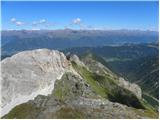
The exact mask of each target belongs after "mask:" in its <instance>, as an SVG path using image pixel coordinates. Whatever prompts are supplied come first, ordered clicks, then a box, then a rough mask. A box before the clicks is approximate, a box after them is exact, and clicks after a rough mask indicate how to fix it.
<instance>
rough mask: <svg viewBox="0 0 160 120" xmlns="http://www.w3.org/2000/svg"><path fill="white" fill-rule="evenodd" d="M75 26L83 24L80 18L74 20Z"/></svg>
mask: <svg viewBox="0 0 160 120" xmlns="http://www.w3.org/2000/svg"><path fill="white" fill-rule="evenodd" d="M72 23H73V24H81V19H80V18H76V19H74V20H72Z"/></svg>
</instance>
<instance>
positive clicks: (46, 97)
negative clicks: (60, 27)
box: [1, 49, 157, 118]
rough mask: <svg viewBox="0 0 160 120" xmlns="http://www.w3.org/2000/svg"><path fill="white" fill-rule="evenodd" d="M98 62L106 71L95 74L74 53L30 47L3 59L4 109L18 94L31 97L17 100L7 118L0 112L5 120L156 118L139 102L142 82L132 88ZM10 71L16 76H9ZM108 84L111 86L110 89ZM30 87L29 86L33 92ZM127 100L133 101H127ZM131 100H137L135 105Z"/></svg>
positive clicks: (100, 67) (93, 70) (91, 68)
mask: <svg viewBox="0 0 160 120" xmlns="http://www.w3.org/2000/svg"><path fill="white" fill-rule="evenodd" d="M92 62H93V61H92ZM92 62H91V63H92ZM94 62H95V64H94V65H95V66H96V65H97V64H98V66H99V67H96V68H97V70H98V69H103V71H105V72H104V74H100V73H99V72H96V71H97V70H96V69H93V67H90V64H87V63H85V62H84V61H83V62H82V61H81V60H80V59H79V58H78V57H77V56H76V55H71V56H67V57H65V55H64V54H63V53H61V52H58V51H54V50H47V49H41V50H40V49H39V50H34V51H26V52H22V53H19V54H16V55H14V56H12V57H11V58H7V59H4V60H3V61H2V62H1V64H2V70H3V71H2V85H3V86H2V98H3V99H2V100H3V102H2V103H3V104H2V105H3V106H2V111H3V109H4V108H5V106H6V104H7V103H12V101H13V100H15V98H16V97H17V96H18V95H21V96H20V97H21V98H23V96H27V97H26V98H27V100H26V99H25V100H23V101H22V102H21V103H18V104H14V105H13V106H12V107H10V108H13V107H14V108H13V109H12V110H11V109H10V110H11V111H10V112H9V113H8V114H7V115H5V116H3V115H4V114H5V112H4V114H2V116H3V118H154V117H156V116H157V115H156V114H155V113H154V112H153V111H149V110H147V109H145V107H143V105H142V104H141V102H140V101H141V99H142V98H141V89H140V88H139V87H138V86H135V85H133V86H134V87H129V86H132V84H131V83H129V82H126V81H125V80H124V79H123V80H122V79H121V78H118V77H117V76H115V75H114V74H112V72H111V71H109V70H108V69H107V68H105V67H104V66H103V65H102V64H101V63H99V62H96V61H94ZM13 68H14V69H13ZM95 70H96V71H95ZM20 71H21V72H20ZM32 72H36V75H33V74H31V73H32ZM22 73H23V74H22ZM9 75H12V77H10V79H9V78H8V76H9ZM19 75H21V77H20V76H19ZM31 76H32V78H31ZM11 78H12V79H11ZM38 78H41V79H38ZM117 78H118V79H117ZM57 79H59V80H57ZM15 80H16V81H15ZM6 81H7V82H6ZM19 81H21V82H20V83H19V84H15V83H18V82H19ZM35 81H36V82H35ZM121 81H123V82H121ZM29 82H31V84H29ZM34 82H35V83H34ZM101 82H102V83H101ZM12 83H13V84H12ZM22 83H25V84H22ZM44 83H45V84H44ZM52 83H53V84H52ZM126 83H127V84H126ZM8 84H9V85H8ZM33 86H34V87H33ZM109 86H110V87H111V88H108V87H109ZM8 88H14V89H12V90H10V89H8ZM28 88H31V89H30V91H28ZM48 88H49V90H48ZM20 89H22V90H21V91H20ZM42 91H44V92H42ZM46 91H47V92H46ZM48 91H49V92H48ZM117 91H118V92H117ZM137 91H138V92H137ZM34 92H35V93H37V94H36V95H35V96H32V97H28V96H30V94H32V93H34ZM111 93H112V94H111ZM121 93H122V94H121ZM9 94H12V95H11V96H9ZM119 98H121V99H119ZM125 99H127V101H129V102H128V103H125V102H126V100H125ZM27 101H28V102H27ZM133 102H135V103H134V104H132V103H133ZM22 103H23V104H22ZM15 106H16V107H15ZM137 108H138V109H137ZM8 111H9V110H8ZM6 113H7V112H6Z"/></svg>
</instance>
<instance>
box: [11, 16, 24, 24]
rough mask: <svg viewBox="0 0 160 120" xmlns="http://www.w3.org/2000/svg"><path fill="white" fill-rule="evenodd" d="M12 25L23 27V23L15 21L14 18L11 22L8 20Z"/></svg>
mask: <svg viewBox="0 0 160 120" xmlns="http://www.w3.org/2000/svg"><path fill="white" fill-rule="evenodd" d="M10 21H11V22H12V23H13V24H15V25H16V26H21V25H24V23H23V22H21V21H17V19H16V18H11V20H10Z"/></svg>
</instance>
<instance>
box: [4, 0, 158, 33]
mask: <svg viewBox="0 0 160 120" xmlns="http://www.w3.org/2000/svg"><path fill="white" fill-rule="evenodd" d="M1 10H2V11H1V18H2V30H14V29H29V30H31V29H32V30H39V29H66V28H69V29H91V30H92V29H94V30H95V29H105V30H106V29H107V30H108V29H109V30H111V29H140V30H156V31H158V1H141V2H139V1H132V2H131V1H128V2H127V1H123V2H120V1H119V2H118V1H112V2H111V1H110V2H109V1H101V2H98V1H97V2H96V1H94V2H93V1H92V2H86V1H79V2H78V1H70V2H65V1H59V2H56V1H34V2H33V1H2V2H1Z"/></svg>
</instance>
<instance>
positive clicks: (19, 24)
mask: <svg viewBox="0 0 160 120" xmlns="http://www.w3.org/2000/svg"><path fill="white" fill-rule="evenodd" d="M15 24H16V25H17V26H21V25H23V24H24V23H23V22H21V21H16V22H15Z"/></svg>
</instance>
